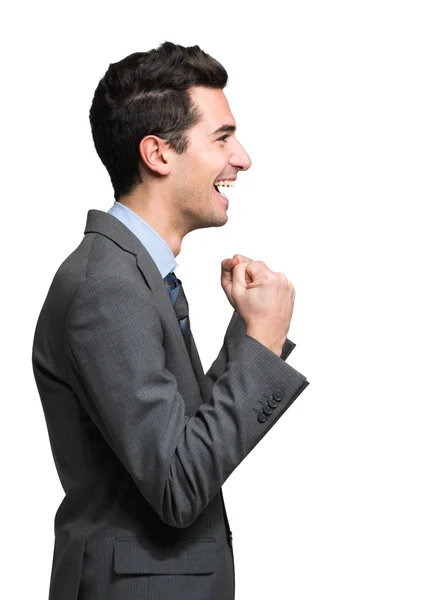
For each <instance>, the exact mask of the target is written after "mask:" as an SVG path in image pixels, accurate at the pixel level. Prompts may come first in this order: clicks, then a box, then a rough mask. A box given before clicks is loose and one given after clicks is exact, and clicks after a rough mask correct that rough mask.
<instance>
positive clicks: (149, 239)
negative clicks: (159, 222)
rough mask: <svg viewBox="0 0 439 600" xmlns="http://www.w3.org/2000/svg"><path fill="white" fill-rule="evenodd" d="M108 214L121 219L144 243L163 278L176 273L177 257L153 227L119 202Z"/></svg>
mask: <svg viewBox="0 0 439 600" xmlns="http://www.w3.org/2000/svg"><path fill="white" fill-rule="evenodd" d="M108 213H109V214H110V215H113V216H114V217H116V218H117V219H119V221H122V223H123V224H124V225H125V226H126V227H128V229H129V230H130V231H131V232H132V233H133V234H134V235H135V236H136V237H137V238H138V239H139V240H140V241H141V242H142V244H143V245H144V246H145V248H146V250H147V251H148V252H149V254H150V255H151V258H152V259H153V261H154V262H155V264H156V265H157V268H158V270H159V271H160V274H161V276H162V277H163V278H164V277H166V275H168V273H170V272H171V271H175V269H176V268H177V267H178V263H177V262H176V261H175V256H174V254H173V252H172V250H171V248H170V247H169V246H168V244H167V243H166V242H165V240H164V239H163V238H162V237H161V236H160V235H159V234H158V233H157V231H155V229H153V228H152V227H151V225H149V224H148V223H147V222H146V221H144V220H143V219H142V218H141V217H139V215H137V214H136V213H135V212H133V211H132V210H130V209H129V208H128V207H127V206H125V205H124V204H122V203H121V202H118V201H117V200H116V202H115V203H114V204H113V206H112V207H111V208H110V210H109V211H108Z"/></svg>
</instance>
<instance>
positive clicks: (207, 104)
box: [189, 86, 236, 133]
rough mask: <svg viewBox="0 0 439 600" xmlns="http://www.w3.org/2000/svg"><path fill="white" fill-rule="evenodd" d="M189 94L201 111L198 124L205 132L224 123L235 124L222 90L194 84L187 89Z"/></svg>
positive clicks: (209, 131)
mask: <svg viewBox="0 0 439 600" xmlns="http://www.w3.org/2000/svg"><path fill="white" fill-rule="evenodd" d="M189 95H190V96H191V98H192V100H193V101H194V102H195V104H197V105H198V107H199V108H200V111H201V115H202V117H201V120H200V122H199V124H198V126H199V127H200V128H203V129H205V130H206V132H208V133H211V132H212V131H214V130H215V129H217V128H218V127H221V126H222V125H226V124H227V125H235V126H236V122H235V119H234V118H233V115H232V112H231V110H230V106H229V103H228V101H227V98H226V96H225V94H224V92H223V90H218V89H211V88H205V87H200V86H196V87H192V88H190V89H189Z"/></svg>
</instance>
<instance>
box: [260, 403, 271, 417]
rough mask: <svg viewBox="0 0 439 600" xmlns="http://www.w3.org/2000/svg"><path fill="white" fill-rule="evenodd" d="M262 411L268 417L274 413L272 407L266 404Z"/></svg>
mask: <svg viewBox="0 0 439 600" xmlns="http://www.w3.org/2000/svg"><path fill="white" fill-rule="evenodd" d="M262 410H263V411H264V413H265V414H266V415H271V413H272V412H273V409H272V408H270V407H269V406H268V404H266V405H265V406H264V408H263V409H262Z"/></svg>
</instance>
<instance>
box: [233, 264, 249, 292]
mask: <svg viewBox="0 0 439 600" xmlns="http://www.w3.org/2000/svg"><path fill="white" fill-rule="evenodd" d="M250 262H251V261H242V262H240V263H239V264H237V265H236V266H235V268H234V269H233V283H234V284H235V283H237V284H238V285H241V286H242V287H247V283H250V282H251V281H252V279H251V277H250V275H249V273H247V266H248V265H249V263H250Z"/></svg>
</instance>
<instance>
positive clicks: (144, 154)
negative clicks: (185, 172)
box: [139, 135, 172, 175]
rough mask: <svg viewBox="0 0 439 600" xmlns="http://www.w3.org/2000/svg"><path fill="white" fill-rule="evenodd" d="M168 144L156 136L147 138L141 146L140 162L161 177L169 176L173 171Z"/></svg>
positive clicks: (142, 141)
mask: <svg viewBox="0 0 439 600" xmlns="http://www.w3.org/2000/svg"><path fill="white" fill-rule="evenodd" d="M171 152H172V150H171V149H170V148H169V146H168V144H167V143H166V142H165V141H163V140H162V139H161V138H159V137H157V136H155V135H147V136H145V137H144V138H143V139H142V140H141V141H140V144H139V154H140V160H141V161H142V163H143V165H144V166H145V167H148V169H150V170H151V171H154V172H156V173H158V174H159V175H168V174H169V172H170V170H171V163H170V160H169V158H170V156H169V155H170V153H171Z"/></svg>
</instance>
